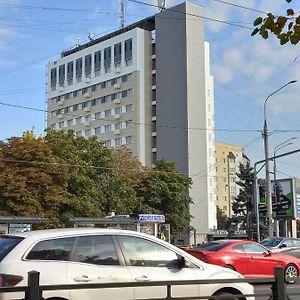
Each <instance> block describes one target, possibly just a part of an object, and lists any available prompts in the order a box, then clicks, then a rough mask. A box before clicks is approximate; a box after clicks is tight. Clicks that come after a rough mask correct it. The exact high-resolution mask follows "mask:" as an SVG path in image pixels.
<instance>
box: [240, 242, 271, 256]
mask: <svg viewBox="0 0 300 300" xmlns="http://www.w3.org/2000/svg"><path fill="white" fill-rule="evenodd" d="M243 246H244V248H245V252H246V253H257V254H263V253H266V252H267V250H266V248H264V247H262V246H260V245H258V244H252V243H246V244H244V245H243Z"/></svg>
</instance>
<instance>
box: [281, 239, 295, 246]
mask: <svg viewBox="0 0 300 300" xmlns="http://www.w3.org/2000/svg"><path fill="white" fill-rule="evenodd" d="M283 244H285V245H286V246H287V247H292V246H293V241H292V240H291V239H285V240H283V241H282V243H281V245H283Z"/></svg>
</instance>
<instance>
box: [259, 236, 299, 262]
mask: <svg viewBox="0 0 300 300" xmlns="http://www.w3.org/2000/svg"><path fill="white" fill-rule="evenodd" d="M261 244H262V245H263V246H265V247H267V248H268V249H270V250H272V252H274V253H278V252H281V253H284V254H288V255H292V256H295V257H297V258H300V239H297V238H290V237H272V238H268V239H265V240H263V241H262V242H261Z"/></svg>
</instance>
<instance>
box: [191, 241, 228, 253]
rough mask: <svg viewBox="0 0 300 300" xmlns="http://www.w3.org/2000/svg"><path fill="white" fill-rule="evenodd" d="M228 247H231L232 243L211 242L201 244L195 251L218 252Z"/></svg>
mask: <svg viewBox="0 0 300 300" xmlns="http://www.w3.org/2000/svg"><path fill="white" fill-rule="evenodd" d="M228 245H230V242H210V243H203V244H199V245H197V246H196V247H194V248H193V249H196V250H205V251H218V250H220V249H222V248H224V247H226V246H228Z"/></svg>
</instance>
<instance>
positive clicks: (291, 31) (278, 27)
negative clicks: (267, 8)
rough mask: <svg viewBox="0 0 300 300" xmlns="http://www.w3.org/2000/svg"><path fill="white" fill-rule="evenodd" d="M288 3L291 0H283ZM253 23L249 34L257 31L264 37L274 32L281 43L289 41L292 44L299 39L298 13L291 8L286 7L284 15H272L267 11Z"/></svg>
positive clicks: (299, 20) (299, 17) (299, 19)
mask: <svg viewBox="0 0 300 300" xmlns="http://www.w3.org/2000/svg"><path fill="white" fill-rule="evenodd" d="M285 1H286V2H288V3H290V2H292V0H285ZM253 25H254V26H255V29H254V30H253V31H252V33H251V35H252V36H254V35H256V34H257V33H259V34H260V35H261V36H262V37H263V38H264V39H267V38H269V34H274V35H275V36H276V37H277V38H278V39H279V41H280V44H281V45H284V44H286V43H288V42H290V43H291V44H293V45H296V44H298V43H299V40H300V15H299V12H295V11H294V10H293V9H292V8H289V9H287V11H286V16H274V15H273V14H272V13H268V14H267V16H266V17H265V18H262V17H258V18H257V19H256V20H255V21H254V23H253Z"/></svg>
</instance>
